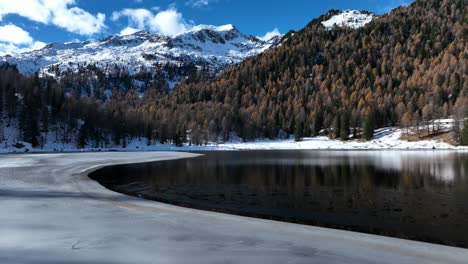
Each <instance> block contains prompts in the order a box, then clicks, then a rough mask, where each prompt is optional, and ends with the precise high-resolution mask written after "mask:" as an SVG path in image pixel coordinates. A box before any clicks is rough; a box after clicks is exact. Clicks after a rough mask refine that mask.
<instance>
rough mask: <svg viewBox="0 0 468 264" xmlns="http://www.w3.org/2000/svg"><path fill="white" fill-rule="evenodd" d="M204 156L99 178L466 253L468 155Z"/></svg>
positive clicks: (169, 199) (229, 208)
mask: <svg viewBox="0 0 468 264" xmlns="http://www.w3.org/2000/svg"><path fill="white" fill-rule="evenodd" d="M204 154H205V155H204V156H201V157H197V158H192V159H183V160H172V161H162V162H156V163H146V164H133V165H121V166H113V167H107V168H104V169H101V170H99V171H96V172H94V173H93V174H91V177H92V178H93V179H96V180H98V181H99V182H100V183H101V184H103V185H104V186H106V187H108V188H109V189H112V190H115V191H118V192H121V193H125V194H129V195H133V196H137V197H143V198H146V199H151V200H156V201H162V202H166V203H171V204H176V205H182V206H187V207H193V208H198V209H204V210H213V211H218V212H228V213H233V214H239V215H244V216H253V217H260V218H267V219H275V220H282V221H287V222H294V223H302V224H310V225H317V226H322V227H331V228H338V229H344V230H352V231H359V232H365V233H372V234H379V235H386V236H393V237H399V238H406V239H412V240H419V241H425V242H432V243H439V244H444V245H451V246H459V247H465V248H468V237H467V236H466V234H468V204H467V201H468V153H457V152H444V151H241V152H206V153H204Z"/></svg>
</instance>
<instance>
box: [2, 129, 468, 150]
mask: <svg viewBox="0 0 468 264" xmlns="http://www.w3.org/2000/svg"><path fill="white" fill-rule="evenodd" d="M402 133H403V132H402V130H401V129H394V128H384V129H379V130H377V131H376V134H375V137H374V139H373V140H371V141H359V140H349V141H340V140H333V139H329V138H328V137H323V136H322V137H314V138H304V139H303V141H300V142H295V141H294V138H293V137H291V138H289V139H277V140H270V139H265V140H256V141H253V142H242V141H230V142H226V143H221V144H214V143H212V144H208V145H203V146H183V147H177V146H175V145H172V144H152V145H148V144H147V141H146V139H140V140H139V139H135V140H132V141H130V142H128V144H127V146H126V147H122V146H109V147H106V148H92V147H88V148H83V149H78V148H77V147H76V144H61V143H50V144H47V145H46V146H44V147H43V148H32V147H31V145H30V144H28V143H24V142H21V144H22V145H24V147H22V148H18V147H16V146H15V144H16V143H17V142H14V141H11V142H7V143H5V144H3V145H0V153H12V152H36V153H41V152H93V151H216V150H296V149H297V150H299V149H302V150H434V149H435V150H456V151H468V147H466V146H453V145H450V144H448V143H445V142H443V141H440V140H421V141H415V142H409V141H406V140H402V139H400V138H401V135H402Z"/></svg>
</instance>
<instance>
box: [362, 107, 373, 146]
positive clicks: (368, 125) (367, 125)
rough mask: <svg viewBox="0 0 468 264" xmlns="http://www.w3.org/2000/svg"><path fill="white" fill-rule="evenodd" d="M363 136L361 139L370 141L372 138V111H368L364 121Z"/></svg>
mask: <svg viewBox="0 0 468 264" xmlns="http://www.w3.org/2000/svg"><path fill="white" fill-rule="evenodd" d="M362 129H363V134H362V137H363V138H364V139H365V140H371V139H372V138H374V130H375V114H374V111H370V112H369V113H368V114H367V115H366V118H365V119H364V125H363V128H362Z"/></svg>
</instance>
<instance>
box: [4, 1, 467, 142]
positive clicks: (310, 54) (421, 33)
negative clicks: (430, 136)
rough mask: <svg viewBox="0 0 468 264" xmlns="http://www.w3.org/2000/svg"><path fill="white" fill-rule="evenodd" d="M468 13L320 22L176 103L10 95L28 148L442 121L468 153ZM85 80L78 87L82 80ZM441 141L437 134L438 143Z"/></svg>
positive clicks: (356, 132) (425, 6) (17, 83)
mask: <svg viewBox="0 0 468 264" xmlns="http://www.w3.org/2000/svg"><path fill="white" fill-rule="evenodd" d="M467 8H468V7H467V5H466V4H465V1H464V0H417V1H415V2H414V3H413V4H412V5H410V6H409V7H400V8H397V9H396V10H394V11H392V12H391V13H390V14H387V15H384V16H382V17H380V18H378V19H375V20H374V21H373V22H371V23H370V24H368V25H367V26H365V27H364V28H361V29H358V30H353V29H347V28H335V29H333V30H326V29H325V28H324V27H323V26H322V25H321V23H320V22H321V21H323V20H324V19H327V18H328V17H329V16H330V15H331V14H327V15H325V16H322V17H321V18H318V19H316V20H314V21H312V22H311V23H310V24H309V25H307V26H306V27H305V28H304V29H303V30H301V31H300V32H295V33H291V34H288V35H287V36H285V38H284V39H283V41H282V43H281V45H280V46H278V47H277V48H275V49H272V50H269V51H266V52H265V53H263V54H261V55H259V56H256V57H254V58H251V59H248V60H246V61H245V62H243V63H241V64H239V65H236V66H233V67H231V68H229V69H225V70H224V71H223V73H221V74H220V75H219V76H218V77H217V78H215V79H212V80H207V78H203V76H198V77H194V78H187V79H183V80H182V82H180V83H179V85H178V86H177V87H176V88H175V90H174V91H172V92H168V91H167V88H166V87H164V85H158V84H154V85H149V86H148V87H147V89H146V90H145V91H144V93H143V94H139V93H137V92H135V91H129V90H125V89H120V88H119V89H114V92H113V93H112V96H111V97H110V98H108V99H105V101H101V100H99V99H97V98H98V97H82V96H79V95H80V94H79V93H77V92H76V91H74V89H70V88H69V87H67V85H64V83H63V81H61V83H60V84H58V83H56V82H54V81H53V80H51V79H40V78H37V77H36V78H29V79H28V78H24V77H20V76H18V74H17V73H15V71H14V70H11V69H10V70H6V71H5V70H4V71H3V73H2V74H3V75H8V76H10V77H8V78H6V79H5V77H4V76H3V75H2V76H1V78H0V81H1V83H2V84H0V86H1V87H2V90H3V92H2V93H3V95H2V96H3V98H5V99H3V100H4V101H5V102H6V104H8V105H10V107H11V110H8V116H9V118H8V120H10V119H11V118H10V116H11V115H13V112H15V111H13V106H12V105H13V104H14V105H15V107H17V108H19V111H18V113H19V116H18V120H19V123H20V124H22V125H20V128H21V130H22V132H21V134H22V136H23V138H24V139H25V140H26V141H28V142H35V139H34V138H37V137H38V136H37V135H38V133H37V131H38V130H39V132H40V131H49V130H50V129H48V127H49V128H50V127H53V129H55V130H61V131H63V134H61V133H57V134H58V135H61V136H63V140H64V141H66V140H69V139H70V137H71V135H72V134H73V133H74V132H73V131H75V133H78V138H79V140H78V144H79V145H80V146H84V145H86V144H91V143H92V144H93V145H95V146H100V145H103V144H111V143H112V142H113V143H115V144H121V145H125V144H126V142H127V140H128V139H129V138H136V137H140V138H146V139H147V141H148V144H152V143H154V142H161V143H168V142H172V143H175V144H177V145H182V144H197V145H199V144H205V143H207V142H219V141H224V140H229V139H230V138H231V136H232V135H236V136H239V137H240V138H242V139H243V140H253V139H256V138H282V137H287V136H289V135H292V134H294V135H295V137H296V139H297V140H301V138H303V137H305V136H316V135H319V134H327V135H329V136H330V137H332V138H340V139H342V140H347V139H348V138H349V137H350V136H351V137H353V138H363V139H371V138H372V137H373V133H374V130H375V129H376V128H380V127H388V126H401V127H405V128H409V127H416V128H417V129H416V132H417V134H418V136H420V135H419V134H420V133H421V135H422V134H424V132H423V130H422V129H419V128H420V127H423V126H429V125H430V123H429V122H430V121H431V120H435V119H440V118H448V117H453V118H454V119H455V121H456V124H455V126H454V128H455V129H454V133H453V137H454V139H455V140H456V141H458V142H461V143H464V142H466V141H464V138H465V136H466V135H463V134H462V130H461V127H462V122H463V121H464V118H465V117H466V116H467V111H468V110H467V108H468V101H467V100H468V82H467V80H468V41H467V36H468V28H467V23H466V21H468V12H467V11H468V10H467ZM11 76H14V77H11ZM75 77H76V79H73V78H71V79H70V80H69V82H70V84H73V83H76V82H79V81H80V80H82V79H80V77H79V76H75ZM15 78H16V79H17V80H16V79H15ZM9 79H15V80H14V81H13V82H11V81H10V82H8V81H5V80H9ZM4 83H7V84H4ZM8 83H9V86H8ZM116 87H118V86H116ZM12 89H13V90H14V91H11V90H12ZM70 90H71V91H70ZM65 91H67V92H66V93H65ZM13 94H16V95H19V96H16V98H13V97H14V96H13ZM20 97H21V98H20ZM39 98H40V100H39ZM33 99H34V100H33ZM100 99H101V98H100ZM103 100H104V99H103ZM37 101H40V102H37ZM12 102H15V103H12ZM5 109H10V108H9V107H5ZM31 122H32V125H31V124H30V123H31ZM62 123H63V124H64V125H63V127H62V125H57V124H62ZM466 123H468V122H465V126H466ZM44 124H47V125H44ZM49 124H55V125H52V126H50V125H49ZM431 131H432V132H431ZM435 131H436V130H435V129H434V125H433V126H432V130H429V131H428V133H435ZM466 131H467V129H465V133H468V132H466ZM35 143H36V142H35ZM37 144H41V142H40V140H37Z"/></svg>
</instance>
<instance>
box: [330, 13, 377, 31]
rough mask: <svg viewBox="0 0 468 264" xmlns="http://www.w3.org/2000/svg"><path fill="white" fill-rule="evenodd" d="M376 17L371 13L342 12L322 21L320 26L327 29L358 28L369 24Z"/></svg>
mask: <svg viewBox="0 0 468 264" xmlns="http://www.w3.org/2000/svg"><path fill="white" fill-rule="evenodd" d="M375 17H376V16H375V15H374V14H372V13H368V12H361V11H357V10H344V11H341V12H340V13H339V14H337V15H334V16H332V17H331V18H330V19H328V20H326V21H323V22H322V25H323V26H324V27H325V28H327V29H332V28H333V27H335V26H337V27H350V28H354V29H357V28H360V27H363V26H365V25H366V24H368V23H370V22H371V21H372V20H373V19H374V18H375Z"/></svg>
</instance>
